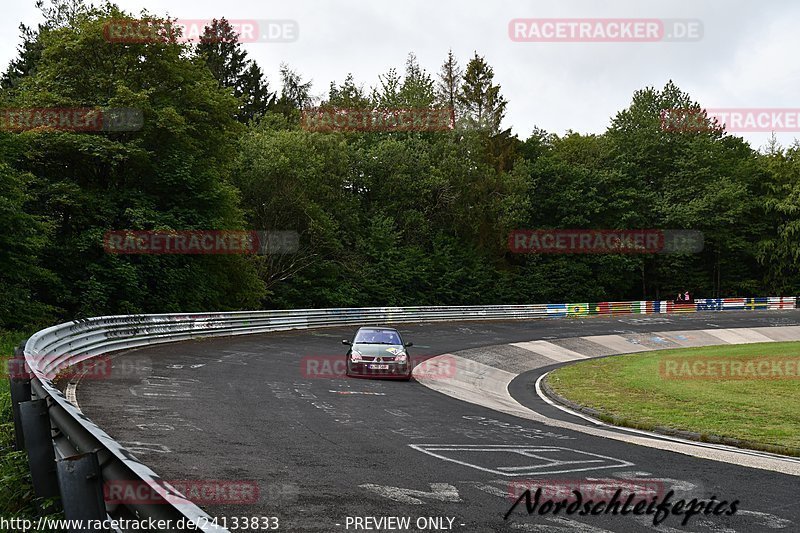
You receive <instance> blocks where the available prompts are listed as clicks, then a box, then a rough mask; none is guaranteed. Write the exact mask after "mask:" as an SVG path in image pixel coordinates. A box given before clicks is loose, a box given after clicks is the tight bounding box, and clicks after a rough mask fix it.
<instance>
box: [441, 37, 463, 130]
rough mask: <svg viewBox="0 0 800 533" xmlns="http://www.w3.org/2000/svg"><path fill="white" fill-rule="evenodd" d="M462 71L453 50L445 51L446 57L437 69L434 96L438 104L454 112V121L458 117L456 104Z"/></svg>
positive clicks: (459, 93) (458, 97)
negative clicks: (437, 78) (437, 74)
mask: <svg viewBox="0 0 800 533" xmlns="http://www.w3.org/2000/svg"><path fill="white" fill-rule="evenodd" d="M463 75H464V71H463V69H462V68H461V66H460V65H459V64H458V60H457V59H456V57H455V55H453V50H449V51H448V52H447V59H446V60H445V62H444V63H443V64H442V68H441V70H440V71H439V80H438V82H437V84H436V97H437V101H438V103H439V105H441V106H444V107H449V108H450V109H452V110H453V112H454V114H455V118H456V121H458V119H459V117H460V113H459V112H458V109H457V106H458V105H459V103H460V100H461V81H462V77H463Z"/></svg>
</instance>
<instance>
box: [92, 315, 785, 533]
mask: <svg viewBox="0 0 800 533" xmlns="http://www.w3.org/2000/svg"><path fill="white" fill-rule="evenodd" d="M632 318H636V315H634V316H633V317H632V316H630V315H629V316H626V317H619V318H592V319H554V320H533V321H515V322H463V323H447V324H420V325H400V326H399V327H398V329H399V330H400V331H401V332H402V334H403V336H404V338H405V340H406V341H413V342H414V344H415V346H414V347H413V348H411V349H410V352H411V355H412V357H418V356H423V355H431V356H432V355H439V354H443V353H453V352H456V351H459V350H466V349H474V348H480V347H484V346H492V345H498V344H504V343H510V342H524V341H530V340H539V339H554V338H567V337H576V336H579V335H596V334H605V333H614V332H619V333H623V332H624V333H632V332H648V331H666V330H692V329H708V328H712V327H720V328H730V327H766V326H787V325H800V311H758V312H747V311H746V312H721V313H697V314H690V315H664V316H663V318H660V319H659V320H658V321H657V322H653V323H650V322H647V321H642V320H638V321H637V320H631V319H632ZM355 329H356V328H331V329H320V330H315V331H309V330H305V331H297V332H283V333H274V334H264V335H251V336H240V337H230V338H220V339H209V340H201V341H194V342H183V343H175V344H166V345H160V346H153V347H149V348H141V349H136V350H131V351H128V352H125V353H121V354H118V355H114V356H113V357H114V370H113V371H112V374H111V377H110V379H104V380H92V381H88V380H84V381H82V382H80V383H79V385H78V388H77V401H78V403H79V405H80V408H81V409H82V410H83V412H84V413H85V414H86V415H87V416H89V417H90V418H92V419H93V420H94V421H95V422H97V423H98V424H99V425H100V427H102V428H104V429H105V430H106V431H107V432H108V433H109V434H110V435H111V436H112V437H114V438H115V439H117V440H118V441H120V442H121V443H122V444H123V445H124V446H126V447H128V448H129V449H130V450H131V451H132V452H133V453H134V455H136V456H137V457H138V458H140V459H141V460H142V461H143V462H145V463H146V464H148V465H149V466H150V467H152V468H153V470H155V471H156V472H157V473H158V474H160V475H161V476H162V477H163V478H164V479H167V480H186V479H193V480H194V479H198V480H201V479H205V480H252V481H255V482H257V483H258V486H259V496H258V501H257V502H256V503H253V504H248V505H203V504H201V506H202V507H203V508H205V509H206V510H207V511H208V512H209V513H210V514H211V515H212V516H219V517H223V516H225V517H233V516H240V517H245V516H246V517H252V516H277V517H279V519H280V531H392V530H394V531H397V530H398V529H390V528H386V527H380V528H376V525H375V523H374V522H369V523H363V524H365V525H366V524H368V525H369V527H370V528H371V529H365V528H355V527H354V522H353V520H354V517H389V516H394V517H410V518H411V521H410V524H411V526H410V528H409V529H400V530H406V531H464V532H472V531H477V532H481V531H540V532H559V533H560V532H572V531H582V532H589V533H604V532H608V531H614V532H629V531H630V532H636V531H651V530H654V529H655V530H657V531H663V532H667V533H669V532H676V531H696V532H714V533H735V532H764V531H785V532H796V531H800V510H799V509H798V505H800V501H798V494H799V493H800V490H799V489H800V478H798V477H797V476H792V475H787V474H780V473H776V472H771V471H766V470H760V469H755V468H749V467H742V466H738V465H734V464H729V463H724V462H718V461H712V460H707V459H699V458H696V457H691V456H687V455H683V454H679V453H675V452H671V451H665V450H659V449H654V448H647V447H641V446H637V445H633V444H629V443H626V442H621V441H617V440H611V439H605V438H600V437H596V436H592V435H587V434H583V433H580V432H576V431H570V430H565V429H562V428H556V427H549V426H546V425H543V424H541V423H537V422H534V421H530V420H524V419H520V418H517V417H514V416H510V415H505V414H502V413H498V412H496V411H492V410H489V409H486V408H483V407H480V406H477V405H474V404H470V403H466V402H462V401H459V400H456V399H453V398H451V397H448V396H445V395H442V394H439V393H437V392H435V391H433V390H431V389H429V388H426V387H424V386H422V385H421V384H420V383H418V382H416V381H411V382H399V381H380V380H364V379H344V378H338V377H326V376H309V375H307V372H306V370H307V369H308V368H309V366H308V364H307V360H304V359H303V358H306V357H315V358H322V359H321V361H327V360H328V359H326V357H327V356H331V357H334V356H335V357H340V358H342V359H343V354H344V353H345V352H346V350H345V349H344V348H345V347H343V346H342V345H341V339H343V338H351V337H352V334H353V332H354V331H355ZM557 366H559V365H558V364H554V365H552V366H551V367H548V368H545V369H539V370H537V371H534V372H530V373H528V374H524V375H521V376H520V377H518V378H517V379H516V380H515V381H514V382H512V386H511V387H510V392H511V394H512V396H514V398H516V399H517V400H518V401H519V402H520V403H522V404H524V405H526V406H531V407H535V408H536V410H539V411H540V412H546V414H547V415H548V416H551V417H552V418H559V419H569V420H570V421H572V422H577V423H581V422H582V421H581V420H580V419H577V418H575V417H570V415H567V414H565V413H562V412H560V411H558V410H557V409H554V408H552V407H550V406H548V405H546V404H544V403H543V402H542V401H541V400H540V399H539V398H538V397H536V396H535V394H533V393H532V392H531V390H532V389H531V386H530V385H531V380H533V379H535V377H537V376H538V375H539V374H541V373H542V372H543V371H546V370H550V369H552V368H555V367H557ZM542 457H544V462H542ZM504 472H505V473H513V475H504V474H503V473H504ZM588 478H594V479H602V480H625V479H637V480H649V481H650V482H651V483H652V484H653V486H659V487H663V489H664V491H668V490H670V489H672V490H674V491H675V493H676V494H675V499H680V498H683V499H686V500H687V501H688V500H690V499H692V498H698V499H705V500H708V499H709V498H710V497H711V496H712V495H713V496H716V498H717V500H727V501H728V502H730V501H732V500H739V502H740V503H739V504H738V508H739V511H738V512H737V513H736V514H735V515H733V516H724V515H722V516H714V515H713V514H712V515H707V516H704V515H702V514H698V515H696V516H694V517H692V518H691V519H690V520H689V522H688V525H687V526H682V525H681V520H682V517H679V516H669V517H668V518H666V520H665V521H664V522H662V523H661V524H660V525H659V526H658V527H657V528H655V527H654V526H653V521H652V516H646V515H645V516H638V517H636V516H633V515H628V516H612V515H609V514H600V515H597V516H592V515H590V516H578V515H570V516H566V515H564V514H563V513H562V514H560V515H556V516H554V515H552V514H547V515H545V516H540V515H539V514H532V515H530V516H528V514H527V513H526V512H525V506H524V504H521V505H520V506H518V507H517V508H516V510H515V511H514V513H513V514H512V515H511V516H510V517H509V519H508V520H504V518H503V516H504V515H505V513H506V512H507V511H508V510H509V508H510V507H511V504H512V503H513V499H512V498H511V497H510V496H509V490H510V483H513V482H519V481H521V480H537V479H539V480H541V479H548V480H563V481H568V480H578V479H588ZM348 517H350V519H349V520H348ZM429 517H430V518H433V519H440V520H442V522H441V523H438V522H436V521H434V520H431V521H426V520H425V519H426V518H429ZM417 519H421V521H420V522H419V525H421V526H424V527H420V528H417ZM451 520H452V521H451ZM229 525H230V522H229ZM442 526H443V527H442ZM240 530H241V529H240Z"/></svg>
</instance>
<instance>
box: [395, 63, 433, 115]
mask: <svg viewBox="0 0 800 533" xmlns="http://www.w3.org/2000/svg"><path fill="white" fill-rule="evenodd" d="M398 96H399V98H400V101H401V102H402V105H403V106H405V107H431V106H432V105H433V103H434V102H435V100H436V92H435V89H434V82H433V79H432V78H431V76H430V74H428V73H427V72H426V71H425V70H424V69H423V68H422V67H420V66H419V62H418V61H417V56H415V55H414V54H413V53H410V54H408V58H407V59H406V72H405V76H404V77H403V83H402V85H401V86H400V90H399V92H398Z"/></svg>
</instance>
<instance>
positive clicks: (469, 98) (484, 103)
mask: <svg viewBox="0 0 800 533" xmlns="http://www.w3.org/2000/svg"><path fill="white" fill-rule="evenodd" d="M493 80H494V70H493V69H492V67H491V66H489V64H488V63H487V62H486V60H484V58H482V57H480V56H478V53H477V52H476V53H475V57H473V58H472V59H471V60H470V62H469V63H468V64H467V71H466V73H465V74H464V83H463V84H462V86H461V94H460V95H459V103H460V104H461V107H462V112H463V115H462V117H461V121H460V123H461V124H462V125H463V127H466V128H471V129H481V130H487V131H488V132H489V133H490V134H492V135H494V134H496V133H498V132H499V131H500V123H501V122H502V121H503V117H504V116H505V112H506V105H507V104H508V102H507V101H506V100H505V99H504V98H503V96H502V95H501V94H500V86H499V85H494V84H493V83H492V81H493Z"/></svg>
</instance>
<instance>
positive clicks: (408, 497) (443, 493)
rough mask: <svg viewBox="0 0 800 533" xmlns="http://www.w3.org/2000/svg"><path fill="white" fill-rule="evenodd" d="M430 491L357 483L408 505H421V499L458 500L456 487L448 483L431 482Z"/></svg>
mask: <svg viewBox="0 0 800 533" xmlns="http://www.w3.org/2000/svg"><path fill="white" fill-rule="evenodd" d="M430 485H431V491H430V492H425V491H423V490H414V489H404V488H400V487H389V486H386V485H375V484H373V483H364V484H363V485H359V487H361V488H362V489H367V490H371V491H372V492H375V493H377V494H378V495H380V496H383V497H384V498H388V499H390V500H393V501H396V502H399V503H405V504H409V505H422V503H423V501H422V499H426V500H435V501H439V502H460V501H461V497H460V496H459V495H458V489H456V488H455V487H454V486H453V485H450V484H448V483H431V484H430Z"/></svg>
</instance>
